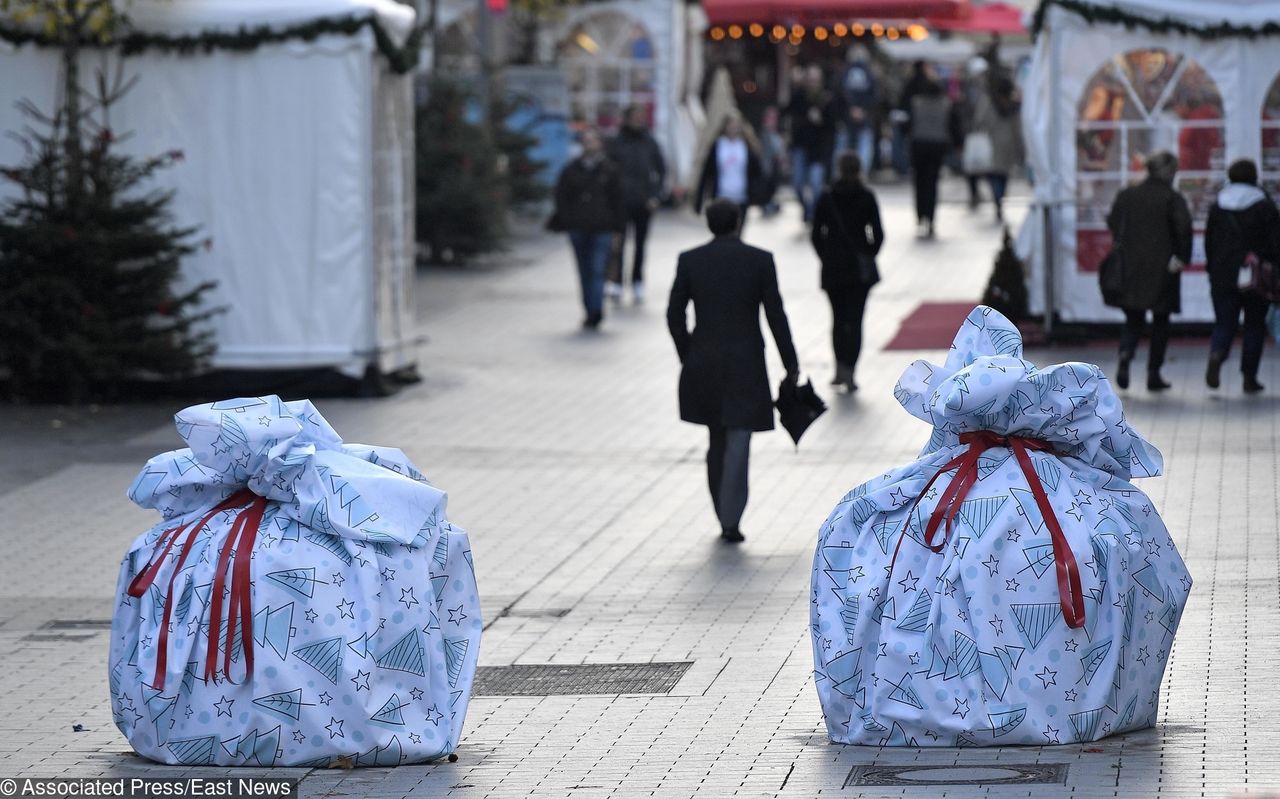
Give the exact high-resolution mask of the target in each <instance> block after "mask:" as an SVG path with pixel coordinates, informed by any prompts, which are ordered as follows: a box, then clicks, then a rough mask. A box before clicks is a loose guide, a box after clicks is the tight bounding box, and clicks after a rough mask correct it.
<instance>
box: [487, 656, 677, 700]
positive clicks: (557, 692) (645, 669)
mask: <svg viewBox="0 0 1280 799" xmlns="http://www.w3.org/2000/svg"><path fill="white" fill-rule="evenodd" d="M692 665H693V663H692V662H681V663H587V664H583V665H564V666H552V665H536V666H481V667H480V668H479V669H477V670H476V681H475V685H474V687H473V688H472V693H473V694H474V695H476V696H567V695H572V694H665V693H667V692H669V691H670V690H671V689H672V688H674V687H675V686H676V683H678V682H680V678H681V677H683V676H684V673H685V672H686V671H688V670H689V667H690V666H692Z"/></svg>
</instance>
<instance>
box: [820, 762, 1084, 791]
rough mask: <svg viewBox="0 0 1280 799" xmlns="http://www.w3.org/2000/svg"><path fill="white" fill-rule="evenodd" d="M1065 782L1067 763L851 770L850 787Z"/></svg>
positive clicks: (859, 768) (856, 768) (869, 767)
mask: <svg viewBox="0 0 1280 799" xmlns="http://www.w3.org/2000/svg"><path fill="white" fill-rule="evenodd" d="M1066 782H1067V764H1066V763H1025V764H1024V763H1000V764H998V765H996V764H992V765H989V766H955V765H951V766H854V767H853V768H852V769H850V771H849V776H848V777H847V778H846V779H845V781H844V784H845V787H846V788H847V787H849V786H851V785H1028V784H1031V783H1057V784H1059V785H1065V784H1066Z"/></svg>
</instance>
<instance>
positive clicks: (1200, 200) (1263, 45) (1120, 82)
mask: <svg viewBox="0 0 1280 799" xmlns="http://www.w3.org/2000/svg"><path fill="white" fill-rule="evenodd" d="M1036 19H1037V21H1038V22H1039V25H1040V27H1039V30H1038V32H1036V39H1035V47H1034V52H1033V58H1032V63H1031V69H1030V72H1029V74H1028V77H1027V81H1026V84H1025V88H1024V97H1025V100H1024V104H1023V111H1022V114H1023V116H1022V119H1023V125H1024V130H1025V133H1026V140H1027V152H1028V161H1029V164H1030V167H1031V169H1032V171H1033V174H1034V177H1035V180H1036V185H1035V200H1036V208H1034V209H1033V211H1032V213H1031V214H1030V216H1029V217H1028V220H1027V223H1026V225H1025V226H1024V228H1023V230H1022V234H1021V236H1020V247H1019V249H1020V254H1021V255H1022V256H1023V257H1024V259H1025V260H1026V261H1027V262H1028V265H1029V267H1030V268H1029V282H1030V289H1031V305H1032V311H1033V312H1034V313H1043V312H1044V310H1045V308H1046V306H1047V307H1049V308H1051V309H1052V310H1053V311H1054V312H1056V314H1057V318H1059V319H1061V320H1062V321H1066V322H1118V321H1121V319H1122V316H1121V314H1120V312H1119V311H1117V310H1115V309H1113V308H1108V307H1106V306H1105V305H1103V303H1102V297H1101V295H1100V294H1099V291H1098V281H1097V268H1098V263H1099V262H1100V261H1101V260H1102V258H1103V256H1104V255H1105V254H1106V253H1107V251H1108V250H1109V248H1110V245H1111V237H1110V234H1109V233H1108V232H1107V228H1106V223H1105V219H1106V215H1107V212H1108V211H1109V209H1110V207H1111V202H1112V200H1113V199H1114V197H1115V195H1116V193H1117V192H1118V191H1119V190H1120V188H1122V187H1123V186H1125V185H1126V184H1128V183H1130V182H1133V181H1135V180H1139V179H1141V178H1142V177H1144V176H1145V172H1144V170H1143V166H1142V156H1143V155H1144V154H1146V153H1148V152H1150V151H1153V150H1157V149H1168V150H1171V151H1173V152H1175V153H1177V154H1178V157H1179V162H1180V168H1179V172H1178V178H1177V180H1178V188H1179V190H1180V191H1182V192H1183V194H1184V195H1185V196H1186V198H1187V201H1188V203H1189V204H1190V206H1191V211H1192V215H1193V220H1194V222H1193V225H1194V230H1195V249H1194V254H1193V258H1192V261H1193V263H1192V264H1191V266H1190V268H1189V269H1188V271H1187V272H1186V273H1185V274H1184V276H1183V283H1182V313H1181V314H1180V315H1178V316H1175V317H1174V320H1175V321H1183V322H1206V321H1211V320H1212V319H1213V309H1212V305H1211V304H1210V300H1209V287H1208V280H1207V277H1206V275H1205V272H1204V223H1205V218H1206V216H1207V214H1208V210H1209V206H1210V204H1212V202H1213V200H1214V197H1215V195H1216V194H1217V192H1218V190H1219V189H1220V188H1221V187H1222V186H1223V184H1224V183H1225V180H1226V167H1227V165H1228V164H1230V163H1231V162H1232V161H1234V160H1236V159H1237V158H1252V159H1254V160H1255V161H1256V162H1257V163H1258V165H1259V167H1260V169H1261V171H1262V179H1263V183H1264V185H1265V186H1266V187H1267V188H1268V190H1269V191H1272V192H1273V193H1274V192H1275V191H1276V189H1277V188H1280V3H1276V2H1274V0H1042V2H1041V4H1040V7H1039V8H1038V10H1037V12H1036Z"/></svg>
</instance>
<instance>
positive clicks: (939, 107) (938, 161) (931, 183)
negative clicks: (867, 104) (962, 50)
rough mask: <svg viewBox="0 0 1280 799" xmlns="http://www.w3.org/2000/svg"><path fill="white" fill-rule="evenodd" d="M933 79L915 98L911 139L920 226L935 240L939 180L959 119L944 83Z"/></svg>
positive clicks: (909, 121) (909, 122)
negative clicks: (943, 85) (935, 215)
mask: <svg viewBox="0 0 1280 799" xmlns="http://www.w3.org/2000/svg"><path fill="white" fill-rule="evenodd" d="M925 74H926V76H927V77H928V78H929V79H928V80H927V81H926V82H925V83H924V84H923V85H922V86H921V87H920V90H919V91H918V92H917V93H916V94H915V96H913V97H912V98H911V109H910V113H911V116H910V119H909V120H908V122H907V124H908V136H909V137H910V139H911V173H912V176H913V178H914V183H915V199H916V223H917V225H918V226H919V227H920V228H921V232H922V233H923V234H924V236H925V237H926V238H933V237H934V234H935V230H934V214H935V212H936V211H937V208H938V179H939V178H940V177H941V174H942V163H943V161H945V160H946V157H947V151H949V150H950V149H951V145H952V142H953V141H954V140H955V139H956V138H957V133H958V131H957V129H956V126H957V120H956V115H955V113H954V108H953V106H952V103H951V100H950V98H948V97H947V95H946V93H945V92H943V90H942V84H941V83H939V82H938V81H937V80H935V79H934V78H933V75H932V73H931V72H930V71H926V73H925Z"/></svg>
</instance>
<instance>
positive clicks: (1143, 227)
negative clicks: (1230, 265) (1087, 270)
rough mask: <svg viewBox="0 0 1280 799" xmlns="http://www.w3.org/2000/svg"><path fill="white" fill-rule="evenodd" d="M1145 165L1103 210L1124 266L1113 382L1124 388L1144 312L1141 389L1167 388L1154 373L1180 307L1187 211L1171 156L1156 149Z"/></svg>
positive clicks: (1187, 256) (1188, 242)
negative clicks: (1141, 176)
mask: <svg viewBox="0 0 1280 799" xmlns="http://www.w3.org/2000/svg"><path fill="white" fill-rule="evenodd" d="M1146 166H1147V179H1146V180H1144V181H1143V182H1141V183H1139V184H1137V185H1135V186H1129V187H1128V188H1126V189H1123V190H1121V192H1120V193H1119V194H1117V195H1116V199H1115V202H1114V203H1113V204H1112V206H1111V212H1110V213H1109V214H1107V227H1108V228H1109V229H1110V230H1111V236H1112V239H1113V240H1114V241H1115V246H1116V248H1118V250H1119V252H1120V253H1121V254H1122V255H1121V258H1122V261H1123V265H1124V266H1123V270H1124V285H1123V289H1122V292H1121V296H1120V300H1119V307H1120V309H1121V310H1122V311H1124V318H1125V322H1124V329H1123V330H1122V331H1121V333H1120V367H1119V369H1117V370H1116V384H1117V385H1118V386H1120V388H1128V387H1129V362H1130V361H1131V360H1133V356H1134V354H1135V352H1136V350H1137V348H1138V342H1139V340H1141V338H1142V336H1143V333H1144V328H1145V327H1146V319H1147V313H1148V312H1150V313H1151V352H1150V355H1149V356H1148V358H1147V388H1148V389H1149V390H1151V391H1163V390H1164V389H1167V388H1169V387H1170V384H1169V383H1167V382H1165V380H1164V378H1163V377H1161V375H1160V367H1161V366H1163V365H1164V355H1165V350H1166V348H1167V347H1168V344H1169V316H1170V315H1171V314H1175V313H1177V312H1178V311H1180V310H1181V309H1182V269H1183V267H1184V266H1186V264H1187V262H1188V261H1190V260H1191V212H1190V210H1188V208H1187V201H1186V200H1185V199H1184V198H1183V197H1182V195H1181V194H1179V193H1178V190H1177V189H1175V188H1174V187H1173V178H1174V175H1176V174H1177V171H1178V158H1177V156H1175V155H1174V154H1173V153H1170V152H1167V151H1159V152H1156V153H1153V154H1151V155H1149V156H1148V157H1147V161H1146Z"/></svg>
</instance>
